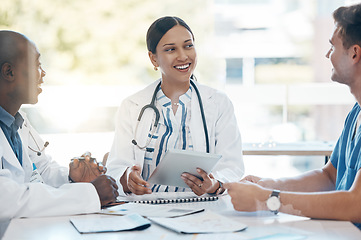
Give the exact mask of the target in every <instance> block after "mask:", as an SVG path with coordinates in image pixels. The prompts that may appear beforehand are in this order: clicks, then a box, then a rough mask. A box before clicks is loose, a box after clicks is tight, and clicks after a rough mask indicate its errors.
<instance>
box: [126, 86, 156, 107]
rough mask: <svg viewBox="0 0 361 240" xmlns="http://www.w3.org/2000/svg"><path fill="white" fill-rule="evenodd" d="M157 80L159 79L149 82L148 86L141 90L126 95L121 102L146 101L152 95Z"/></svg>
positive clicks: (136, 102)
mask: <svg viewBox="0 0 361 240" xmlns="http://www.w3.org/2000/svg"><path fill="white" fill-rule="evenodd" d="M159 81H160V80H157V81H154V82H152V83H151V84H149V85H148V86H146V87H145V88H143V89H142V90H140V91H138V92H136V93H134V94H132V95H130V96H128V97H126V98H125V99H124V101H123V102H124V103H126V102H132V103H135V104H140V103H144V102H148V101H149V99H150V98H151V97H152V96H153V93H154V89H155V87H156V86H157V84H158V83H159Z"/></svg>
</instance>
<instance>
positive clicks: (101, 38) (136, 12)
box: [0, 0, 217, 85]
mask: <svg viewBox="0 0 361 240" xmlns="http://www.w3.org/2000/svg"><path fill="white" fill-rule="evenodd" d="M211 5H212V1H207V0H192V1H188V0H186V1H175V0H166V1H164V0H102V1H99V0H2V1H1V4H0V28H1V29H10V30H14V31H19V32H21V33H23V34H25V35H27V36H28V37H29V38H30V39H32V40H33V41H34V42H35V43H36V44H37V46H38V48H39V50H40V52H41V54H42V58H41V61H42V63H43V66H44V68H45V70H46V71H47V76H46V79H45V81H46V84H49V85H68V84H79V85H83V84H85V85H97V84H102V85H121V84H144V83H149V82H151V81H153V80H154V79H156V78H158V77H159V72H158V73H155V72H154V70H153V68H152V65H151V64H150V61H149V59H148V54H147V49H146V45H145V34H146V31H147V29H148V27H149V26H150V24H151V23H152V22H153V21H154V20H155V19H157V18H159V17H161V16H165V15H175V16H179V17H181V18H183V19H184V20H185V21H186V22H187V23H188V24H189V25H190V26H191V28H192V30H193V32H194V34H195V38H196V44H197V45H196V46H197V50H198V53H199V54H198V55H199V59H198V68H197V72H198V75H199V76H203V78H204V79H206V80H204V81H205V82H212V81H217V80H216V79H214V78H215V77H214V76H217V74H214V69H215V68H214V67H212V65H216V64H217V63H216V62H215V61H212V60H211V58H209V55H210V54H211V53H210V52H212V49H207V48H206V47H205V46H206V41H207V39H209V38H211V36H212V34H213V33H212V29H213V16H212V12H211V7H212V6H211ZM204 49H207V50H204ZM203 61H204V62H203ZM210 67H211V69H212V71H213V72H212V73H209V71H208V69H209V68H210ZM198 78H199V77H198Z"/></svg>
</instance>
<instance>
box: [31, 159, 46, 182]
mask: <svg viewBox="0 0 361 240" xmlns="http://www.w3.org/2000/svg"><path fill="white" fill-rule="evenodd" d="M30 182H31V183H36V182H40V183H44V180H43V178H42V177H41V175H40V173H39V171H38V169H37V168H36V166H35V163H33V172H32V173H31V177H30Z"/></svg>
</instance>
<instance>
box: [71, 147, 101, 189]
mask: <svg viewBox="0 0 361 240" xmlns="http://www.w3.org/2000/svg"><path fill="white" fill-rule="evenodd" d="M105 172H106V168H105V167H104V166H103V165H101V164H99V163H98V162H97V161H96V159H95V158H92V157H91V153H89V152H86V153H84V154H83V155H82V156H81V157H76V158H73V159H72V160H71V162H70V163H69V177H70V178H71V180H73V181H74V182H91V181H93V180H94V179H95V178H96V177H98V176H100V175H101V174H104V173H105Z"/></svg>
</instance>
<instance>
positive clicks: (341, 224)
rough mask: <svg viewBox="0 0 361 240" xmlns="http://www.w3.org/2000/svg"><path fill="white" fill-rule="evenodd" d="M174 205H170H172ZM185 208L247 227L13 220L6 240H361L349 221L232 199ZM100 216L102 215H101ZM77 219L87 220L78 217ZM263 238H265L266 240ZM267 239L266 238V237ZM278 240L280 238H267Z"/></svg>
mask: <svg viewBox="0 0 361 240" xmlns="http://www.w3.org/2000/svg"><path fill="white" fill-rule="evenodd" d="M169 205H170V204H168V206H169ZM172 205H174V206H177V207H182V208H199V207H203V208H206V209H207V210H211V211H214V212H217V213H219V214H222V215H223V216H226V217H230V218H232V219H235V220H237V221H241V222H242V223H244V224H246V225H247V226H248V228H247V229H246V230H244V231H242V232H236V233H222V234H177V233H175V232H173V231H171V230H168V229H165V228H162V227H160V226H158V225H156V224H152V225H151V227H149V228H147V229H145V230H142V231H129V232H112V233H96V234H80V233H78V232H77V231H76V229H75V228H74V227H73V226H72V224H71V223H70V222H69V219H70V218H71V217H74V216H61V217H44V218H23V219H13V220H12V221H11V222H10V224H9V226H8V228H7V230H6V232H5V234H4V236H3V240H14V239H29V240H32V239H34V240H39V239H114V240H115V239H117V240H119V239H127V240H130V239H147V240H152V239H162V240H168V239H169V240H170V239H172V240H173V239H189V240H202V239H204V240H205V239H207V240H212V239H217V240H219V239H223V240H227V239H254V238H257V237H267V236H270V235H272V234H289V235H296V236H298V237H300V238H294V239H318V240H319V239H361V231H360V230H359V229H358V228H356V227H355V226H354V225H353V224H352V223H350V222H346V221H331V220H311V219H309V218H305V217H297V216H292V215H288V214H282V213H280V214H278V215H274V214H272V213H270V212H252V213H246V212H237V211H235V210H234V209H233V207H232V204H231V202H230V198H229V196H227V195H226V196H223V197H221V198H220V199H219V200H218V201H214V202H197V203H181V204H172ZM98 216H99V215H98ZM75 217H79V218H81V217H84V216H82V215H78V216H75ZM262 239H263V238H262ZM265 239H266V238H265ZM267 239H278V238H267ZM287 239H289V238H287Z"/></svg>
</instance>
